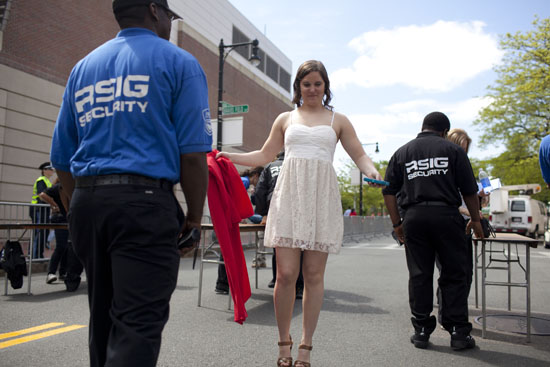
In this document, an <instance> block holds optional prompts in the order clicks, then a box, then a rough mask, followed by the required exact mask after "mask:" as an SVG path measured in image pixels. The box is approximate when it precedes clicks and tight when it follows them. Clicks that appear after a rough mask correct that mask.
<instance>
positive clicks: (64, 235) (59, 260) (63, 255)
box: [48, 216, 69, 275]
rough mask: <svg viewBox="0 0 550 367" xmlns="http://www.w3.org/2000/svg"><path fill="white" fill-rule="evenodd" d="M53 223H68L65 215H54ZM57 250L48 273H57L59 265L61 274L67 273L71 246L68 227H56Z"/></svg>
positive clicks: (51, 219) (54, 252)
mask: <svg viewBox="0 0 550 367" xmlns="http://www.w3.org/2000/svg"><path fill="white" fill-rule="evenodd" d="M50 221H51V222H52V223H66V222H67V218H65V216H52V217H51V218H50ZM54 233H55V250H54V251H53V254H52V257H51V259H50V264H49V265H48V273H52V274H55V273H56V272H57V268H58V267H59V275H66V274H67V248H68V247H69V244H68V243H69V231H68V230H66V229H55V230H54Z"/></svg>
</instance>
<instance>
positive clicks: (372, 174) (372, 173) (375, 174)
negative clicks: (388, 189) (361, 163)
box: [365, 168, 384, 187]
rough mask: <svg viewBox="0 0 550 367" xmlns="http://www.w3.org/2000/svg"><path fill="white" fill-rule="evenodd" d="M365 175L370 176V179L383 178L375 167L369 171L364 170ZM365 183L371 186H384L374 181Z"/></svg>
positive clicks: (380, 179)
mask: <svg viewBox="0 0 550 367" xmlns="http://www.w3.org/2000/svg"><path fill="white" fill-rule="evenodd" d="M365 177H368V178H372V179H375V180H379V181H382V180H383V179H382V176H381V175H380V173H379V172H378V171H377V170H376V168H372V169H370V170H369V171H367V172H365ZM367 185H369V186H371V187H384V185H380V184H377V183H374V182H367Z"/></svg>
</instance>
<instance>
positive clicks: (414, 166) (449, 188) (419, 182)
mask: <svg viewBox="0 0 550 367" xmlns="http://www.w3.org/2000/svg"><path fill="white" fill-rule="evenodd" d="M450 127H451V124H450V122H449V119H448V118H447V116H445V115H444V114H443V113H441V112H432V113H430V114H428V115H427V116H426V117H425V118H424V122H423V124H422V132H421V133H420V134H418V136H417V137H416V139H414V140H412V141H410V142H409V143H407V144H405V145H404V146H402V147H401V148H399V149H398V150H397V151H396V152H395V153H394V155H393V156H392V158H391V160H390V162H389V164H388V168H387V170H386V177H385V180H386V181H388V182H389V183H390V185H389V186H388V187H386V188H384V189H383V190H382V193H383V194H384V201H385V203H386V206H387V208H388V212H389V214H390V217H391V220H392V222H393V226H394V228H395V232H396V234H397V236H398V237H399V239H400V241H402V242H404V243H405V253H406V257H407V267H408V269H409V303H410V308H411V312H412V315H413V317H412V318H411V321H412V324H413V326H414V329H415V333H414V335H412V336H411V342H412V343H413V344H414V346H415V347H417V348H426V347H428V344H429V338H430V334H431V333H432V332H433V331H434V329H435V326H436V318H435V316H432V315H431V312H432V310H433V272H434V263H435V258H436V256H437V257H438V258H439V260H440V262H441V276H440V278H439V287H440V289H441V291H442V298H443V300H442V304H441V307H442V310H441V311H442V312H441V316H442V317H441V318H442V325H443V327H444V328H445V329H446V330H447V331H448V332H449V333H450V334H451V347H452V348H453V349H455V350H458V349H466V348H473V347H474V346H475V340H474V339H473V338H472V337H471V336H470V331H471V329H472V324H471V323H470V322H469V321H468V290H469V284H468V281H467V279H468V277H467V273H468V269H469V267H468V259H469V257H468V246H467V243H466V235H465V232H464V228H465V223H464V219H463V218H462V216H461V215H460V213H459V211H458V207H459V206H460V205H461V202H462V201H461V199H460V193H462V196H463V197H464V202H465V203H466V206H467V207H468V210H469V211H470V213H471V214H472V216H471V226H472V228H473V230H474V233H475V235H476V237H480V238H482V237H483V231H482V229H481V224H480V218H479V203H478V198H477V183H476V180H475V177H474V174H473V172H472V167H471V165H470V161H469V160H468V157H467V156H466V153H465V152H464V150H462V148H461V147H459V146H458V145H456V144H453V143H451V142H449V141H447V140H445V139H444V137H445V136H446V134H447V132H448V131H449V129H450ZM459 191H460V193H459ZM398 193H399V194H400V200H399V205H400V206H401V208H402V209H404V211H403V213H404V218H401V216H400V213H399V210H398V205H397V199H396V195H397V194H398Z"/></svg>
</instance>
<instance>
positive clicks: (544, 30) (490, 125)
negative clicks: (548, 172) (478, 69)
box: [472, 17, 550, 201]
mask: <svg viewBox="0 0 550 367" xmlns="http://www.w3.org/2000/svg"><path fill="white" fill-rule="evenodd" d="M533 26H534V30H532V31H528V32H526V33H521V32H517V33H515V34H510V33H507V34H506V35H504V36H502V37H501V39H500V47H501V48H502V49H503V50H505V51H506V54H505V56H504V58H503V60H502V64H500V65H498V66H496V67H495V69H494V70H495V72H496V73H497V80H496V81H495V84H494V85H491V86H489V87H488V91H489V93H488V94H487V97H489V98H490V100H491V103H490V104H489V105H488V106H487V107H485V108H483V109H482V110H481V111H480V112H479V116H478V118H477V119H476V121H474V125H477V126H478V127H480V128H481V129H482V131H483V132H484V133H483V134H482V135H481V140H480V144H479V145H480V146H487V145H489V144H493V143H497V144H504V145H505V146H506V151H505V152H504V153H502V154H500V155H499V156H498V157H494V158H490V159H488V160H484V161H476V162H475V164H474V162H472V166H476V167H475V168H476V169H475V170H474V173H476V174H477V169H479V168H480V167H483V168H484V169H486V170H487V171H489V172H490V173H491V176H493V177H499V178H500V179H501V181H502V184H503V185H515V184H525V183H539V184H541V185H542V187H545V185H544V182H543V180H542V176H541V173H540V169H539V167H538V147H539V145H540V141H541V140H542V138H543V137H545V136H546V135H548V134H550V92H549V91H550V18H545V19H542V20H540V19H539V18H538V17H535V20H534V21H533ZM534 198H535V199H538V200H542V201H548V200H549V199H550V192H548V190H543V191H542V192H541V193H540V194H537V195H535V196H534Z"/></svg>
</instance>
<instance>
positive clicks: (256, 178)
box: [250, 174, 260, 187]
mask: <svg viewBox="0 0 550 367" xmlns="http://www.w3.org/2000/svg"><path fill="white" fill-rule="evenodd" d="M259 179H260V175H257V174H256V175H252V176H250V184H251V185H253V186H254V187H255V186H256V185H257V184H258V181H259Z"/></svg>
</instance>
